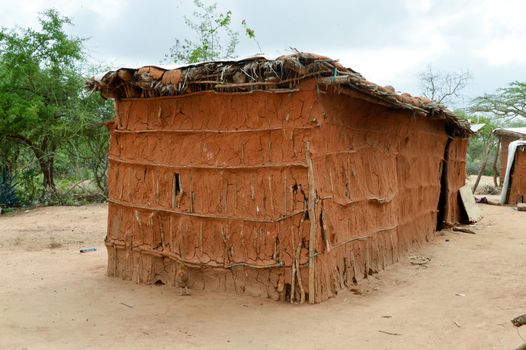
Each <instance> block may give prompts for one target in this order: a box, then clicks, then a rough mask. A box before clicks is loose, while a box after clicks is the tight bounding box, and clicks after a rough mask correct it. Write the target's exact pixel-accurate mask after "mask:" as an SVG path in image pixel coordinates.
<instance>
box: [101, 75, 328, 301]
mask: <svg viewBox="0 0 526 350" xmlns="http://www.w3.org/2000/svg"><path fill="white" fill-rule="evenodd" d="M318 115H320V112H319V105H318V103H317V102H316V99H315V85H314V83H313V82H311V83H310V84H309V85H307V86H304V87H303V88H302V91H299V92H287V93H267V92H255V93H251V94H215V93H199V94H194V95H189V96H183V97H171V98H152V99H128V100H121V101H118V102H117V115H116V120H115V124H114V128H113V130H112V132H111V147H110V168H109V188H110V193H109V202H110V204H109V225H108V237H107V246H108V253H109V254H108V256H109V257H108V259H109V261H108V273H109V274H110V275H117V276H121V277H123V278H125V279H132V280H136V281H138V282H145V283H155V282H159V283H165V284H173V283H174V272H175V266H176V264H177V263H178V262H184V263H185V264H186V265H187V266H189V267H190V269H189V271H190V284H191V288H213V289H216V290H217V289H219V290H225V291H233V292H244V291H248V292H249V293H250V294H253V295H261V296H266V297H272V298H274V299H278V298H282V299H284V298H285V295H286V293H290V290H288V289H287V288H289V289H290V285H289V286H288V287H286V286H285V281H290V280H291V272H292V260H293V257H297V259H296V260H297V261H298V263H299V264H300V266H299V267H298V270H299V272H298V273H296V275H299V276H297V277H296V276H295V278H296V279H302V281H303V283H306V281H307V277H308V276H307V275H306V273H307V272H306V269H305V267H304V264H305V263H306V262H307V249H306V247H305V246H304V242H305V241H306V240H307V239H308V238H307V237H308V236H307V235H308V230H304V229H303V226H304V225H308V220H307V222H306V220H305V218H303V215H304V212H305V211H304V205H305V192H306V189H305V188H306V186H307V165H306V158H305V143H304V140H308V139H310V138H311V137H312V134H313V132H314V131H315V130H316V129H319V124H317V123H316V122H315V121H314V120H315V119H316V116H318ZM303 274H304V275H303ZM302 275H303V276H302ZM301 277H303V278H301ZM302 288H303V285H302ZM298 289H299V287H298ZM289 298H290V296H289Z"/></svg>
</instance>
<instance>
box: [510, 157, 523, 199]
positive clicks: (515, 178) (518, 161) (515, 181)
mask: <svg viewBox="0 0 526 350" xmlns="http://www.w3.org/2000/svg"><path fill="white" fill-rule="evenodd" d="M524 202H526V148H524V147H520V148H517V151H516V152H515V161H514V163H513V172H512V174H511V187H510V192H509V197H508V203H509V204H517V203H524Z"/></svg>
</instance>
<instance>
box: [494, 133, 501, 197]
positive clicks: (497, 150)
mask: <svg viewBox="0 0 526 350" xmlns="http://www.w3.org/2000/svg"><path fill="white" fill-rule="evenodd" d="M499 153H500V138H499V141H497V149H496V150H495V158H493V184H494V185H495V187H498V186H499V185H500V184H501V183H502V180H501V177H500V174H499V172H498V170H497V160H498V159H499ZM497 176H498V177H499V182H498V183H497Z"/></svg>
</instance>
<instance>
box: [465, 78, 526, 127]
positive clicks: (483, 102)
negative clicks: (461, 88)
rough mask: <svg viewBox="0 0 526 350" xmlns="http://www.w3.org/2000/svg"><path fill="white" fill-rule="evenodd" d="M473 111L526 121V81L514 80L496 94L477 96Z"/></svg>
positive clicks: (507, 120)
mask: <svg viewBox="0 0 526 350" xmlns="http://www.w3.org/2000/svg"><path fill="white" fill-rule="evenodd" d="M471 111H472V112H479V113H485V114H490V115H494V116H496V117H498V118H502V119H504V120H505V121H506V122H510V121H512V120H514V119H516V118H520V119H522V120H523V121H526V82H519V81H514V82H512V83H510V84H509V86H508V87H505V88H501V89H498V90H497V92H496V93H495V94H485V95H483V96H481V97H478V98H476V99H475V100H474V101H473V105H472V107H471ZM523 118H524V119H523Z"/></svg>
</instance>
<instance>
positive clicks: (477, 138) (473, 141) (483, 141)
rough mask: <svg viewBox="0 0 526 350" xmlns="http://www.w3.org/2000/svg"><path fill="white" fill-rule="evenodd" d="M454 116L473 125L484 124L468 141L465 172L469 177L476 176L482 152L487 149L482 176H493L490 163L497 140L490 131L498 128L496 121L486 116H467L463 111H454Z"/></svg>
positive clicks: (482, 159)
mask: <svg viewBox="0 0 526 350" xmlns="http://www.w3.org/2000/svg"><path fill="white" fill-rule="evenodd" d="M455 114H456V115H457V116H459V117H460V118H462V119H466V120H469V121H470V122H471V123H473V124H485V125H484V127H483V128H482V129H480V130H479V131H478V132H477V133H476V134H474V135H472V136H471V137H470V139H469V145H468V151H467V159H466V161H467V164H466V168H467V172H468V174H469V175H475V174H478V172H479V171H480V168H481V166H482V162H483V161H484V150H485V147H486V146H487V147H488V164H487V165H486V168H485V170H484V174H483V175H488V176H489V175H493V171H492V169H491V164H490V163H491V162H492V161H493V159H494V157H495V152H496V147H495V146H496V143H497V138H496V137H495V136H494V135H493V134H492V131H493V130H494V129H495V128H497V127H498V121H496V120H495V119H494V118H491V117H488V116H474V115H468V114H467V113H466V112H464V111H455Z"/></svg>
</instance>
